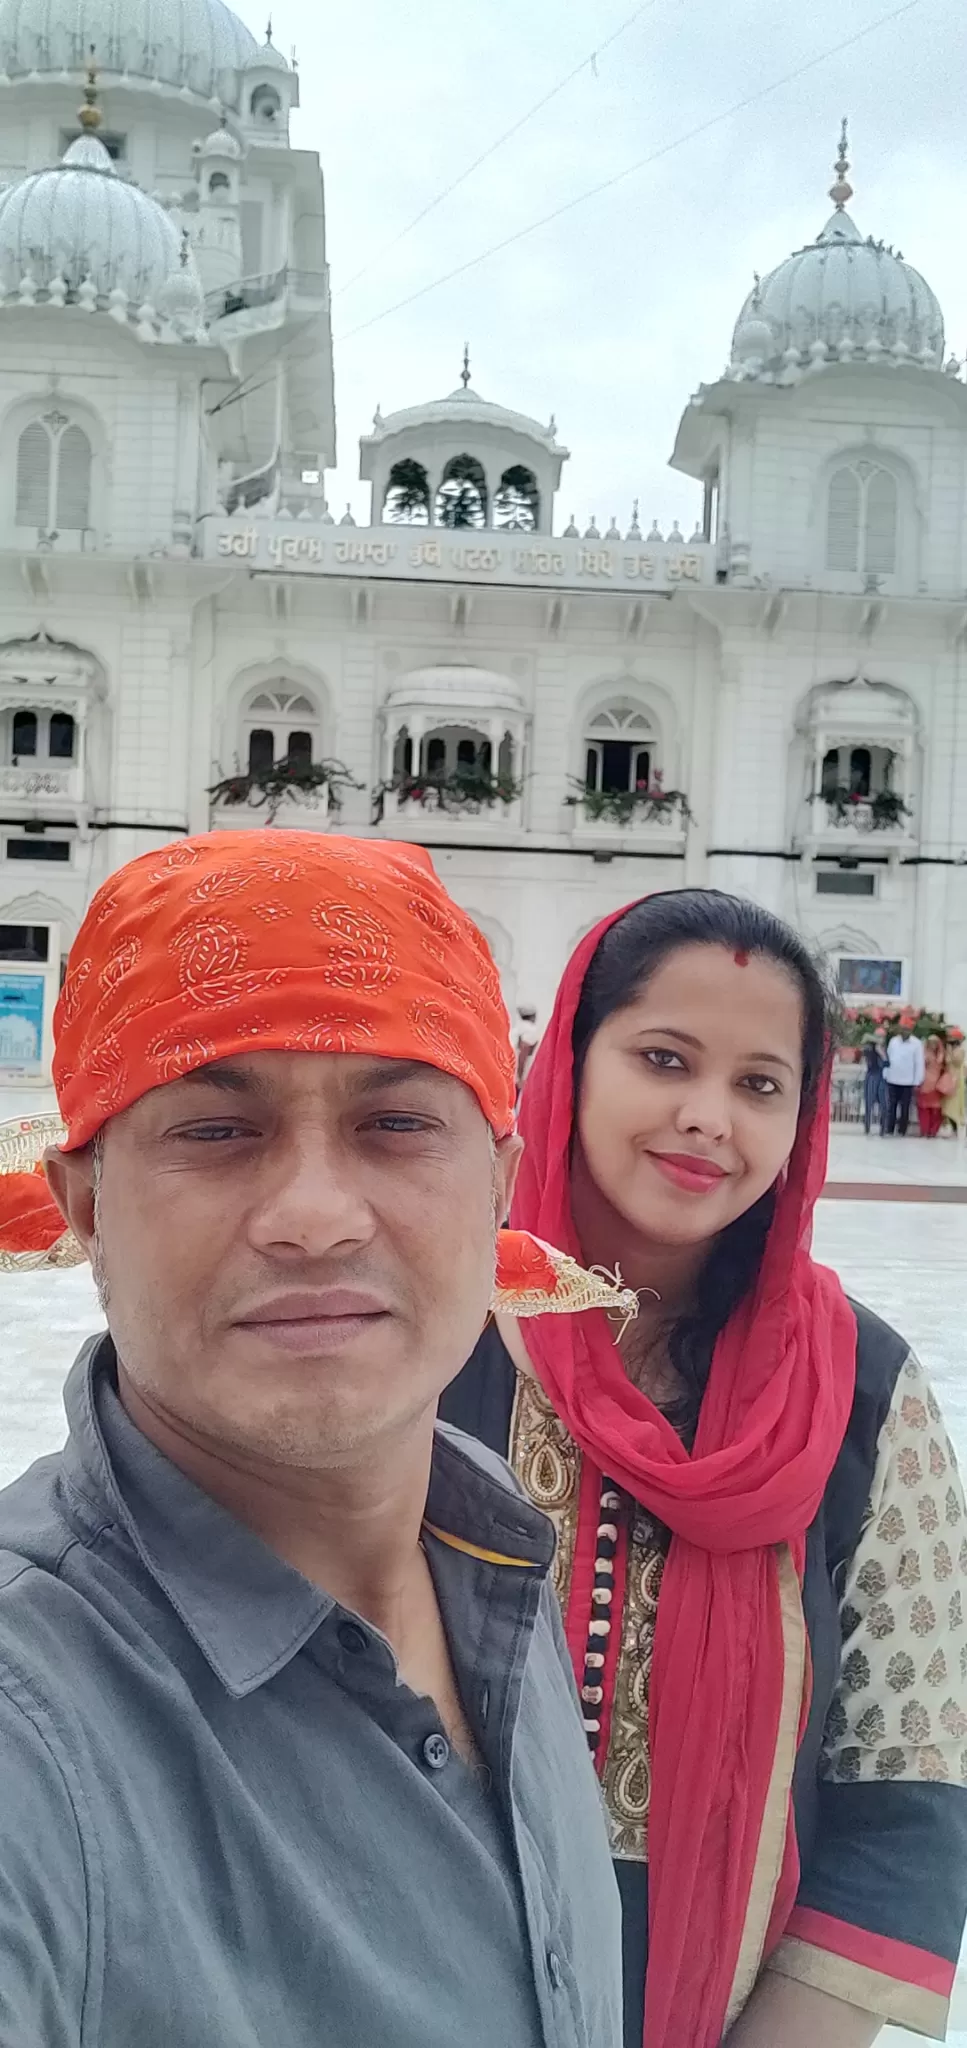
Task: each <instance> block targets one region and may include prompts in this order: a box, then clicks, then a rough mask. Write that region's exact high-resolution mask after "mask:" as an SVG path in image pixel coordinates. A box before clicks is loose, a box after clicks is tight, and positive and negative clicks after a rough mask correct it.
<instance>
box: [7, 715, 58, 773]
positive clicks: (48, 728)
mask: <svg viewBox="0 0 967 2048" xmlns="http://www.w3.org/2000/svg"><path fill="white" fill-rule="evenodd" d="M0 730H2V753H3V759H4V760H5V761H6V762H8V763H9V764H10V766H11V767H13V768H19V767H23V766H24V765H25V764H26V763H27V762H30V763H31V764H32V765H33V764H36V765H37V766H41V765H42V764H43V763H45V762H49V761H73V760H75V759H76V755H77V726H76V724H75V721H74V719H73V718H72V717H71V714H70V712H69V711H51V712H47V711H39V712H38V711H31V710H27V709H26V708H24V709H23V710H20V711H13V712H5V713H4V714H3V717H2V720H0Z"/></svg>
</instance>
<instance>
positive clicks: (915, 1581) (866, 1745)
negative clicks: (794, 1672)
mask: <svg viewBox="0 0 967 2048" xmlns="http://www.w3.org/2000/svg"><path fill="white" fill-rule="evenodd" d="M965 1600H967V1514H965V1508H964V1492H963V1487H962V1485H961V1481H960V1474H959V1472H958V1470H957V1460H956V1456H955V1453H954V1449H953V1445H952V1444H951V1442H950V1438H949V1437H948V1435H947V1432H946V1430H945V1428H944V1424H943V1419H942V1416H941V1413H940V1409H939V1408H938V1406H937V1402H936V1400H935V1398H934V1395H933V1393H932V1391H931V1389H930V1387H929V1386H928V1384H927V1381H926V1379H925V1377H924V1374H923V1370H922V1368H921V1366H920V1365H919V1363H918V1361H917V1360H916V1359H915V1358H914V1357H913V1356H912V1355H911V1356H910V1357H909V1358H908V1359H907V1362H906V1364H905V1366H904V1367H903V1370H902V1372H901V1373H900V1376H899V1379H898V1381H897V1388H896V1394H895V1396H894V1401H893V1406H892V1407H891V1409H890V1413H889V1415H888V1417H887V1420H886V1423H885V1425H884V1429H883V1434H882V1437H881V1440H880V1455H879V1459H878V1462H877V1468H876V1474H875V1477H874V1484H873V1493H872V1495H871V1498H870V1504H869V1509H868V1512H867V1516H866V1521H865V1526H864V1530H863V1534H862V1537H861V1539H860V1543H859V1547H858V1549H857V1550H856V1552H855V1555H854V1557H853V1559H852V1562H851V1565H850V1568H849V1571H848V1573H847V1577H846V1583H845V1586H844V1589H843V1598H842V1603H841V1606H840V1623H841V1627H842V1632H843V1663H842V1669H841V1673H840V1683H839V1688H838V1691H837V1693H836V1697H835V1699H834V1701H833V1705H832V1708H831V1710H830V1714H829V1719H828V1721H827V1724H826V1739H825V1742H824V1745H823V1748H824V1762H823V1769H824V1775H825V1776H826V1777H827V1778H830V1779H833V1780H838V1781H840V1782H845V1783H848V1784H856V1783H858V1782H859V1783H862V1782H865V1781H869V1780H876V1779H882V1778H891V1779H900V1778H920V1779H923V1780H926V1781H931V1782H936V1783H941V1782H942V1783H947V1782H950V1781H953V1782H959V1783H962V1784H967V1628H965V1625H964V1608H965Z"/></svg>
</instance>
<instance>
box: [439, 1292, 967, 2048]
mask: <svg viewBox="0 0 967 2048" xmlns="http://www.w3.org/2000/svg"><path fill="white" fill-rule="evenodd" d="M856 1313H857V1323H858V1340H857V1378H856V1395H855V1399H854V1404H853V1411H852V1415H851V1418H850V1424H849V1428H848V1430H847V1434H846V1438H845V1440H844V1443H843V1446H842V1449H841V1452H840V1455H839V1458H838V1460H837V1463H836V1465H835V1467H834V1469H833V1472H832V1474H831V1476H830V1480H829V1484H828V1487H827V1489H826V1494H825V1496H824V1500H823V1504H822V1508H821V1510H820V1513H819V1515H818V1516H817V1518H816V1521H815V1522H814V1524H813V1526H812V1528H811V1529H810V1531H809V1536H808V1541H807V1562H806V1573H805V1580H804V1585H803V1610H804V1614H805V1620H806V1626H807V1629H808V1633H809V1645H810V1655H811V1665H812V1698H811V1707H810V1713H809V1718H808V1722H807V1726H806V1729H805V1731H804V1734H803V1739H802V1742H801V1745H800V1750H799V1756H798V1761H797V1766H796V1773H795V1779H794V1787H793V1792H794V1805H795V1815H796V1833H797V1839H798V1845H799V1852H800V1861H801V1867H802V1877H801V1883H800V1889H799V1896H798V1900H797V1903H796V1906H795V1908H794V1910H793V1913H792V1915H791V1918H790V1920H789V1922H788V1925H787V1927H786V1930H785V1934H784V1937H783V1939H782V1941H781V1943H780V1945H779V1947H778V1949H777V1950H776V1951H775V1952H774V1954H773V1955H772V1957H771V1960H770V1963H769V1965H768V1967H769V1968H771V1969H773V1970H776V1971H778V1972H780V1973H781V1974H784V1975H786V1976H790V1977H794V1978H798V1979H799V1980H800V1981H802V1982H804V1983H807V1984H811V1985H814V1986H816V1987H817V1988H818V1989H820V1990H823V1991H827V1992H829V1993H830V1994H831V1995H833V1996H835V1997H837V1998H840V1999H843V2000H845V2001H846V2002H847V2003H850V2004H854V2005H857V2006H859V2007H861V2008H863V2009H865V2010H868V2011H870V2012H874V2013H877V2014H879V2015H881V2016H882V2017H883V2018H884V2019H892V2020H895V2021H897V2022H899V2023H901V2024H904V2025H907V2026H911V2027H914V2028H916V2029H918V2030H919V2031H921V2032H922V2033H924V2034H927V2035H932V2036H935V2037H936V2038H942V2036H943V2033H944V2029H945V2025H946V2015H947V2006H948V2001H949V1995H950V1989H951V1986H952V1983H953V1976H954V1970H955V1967H956V1961H957V1956H958V1954H959V1950H960V1943H961V1938H962V1933H963V1927H964V1920H965V1917H967V1791H965V1789H964V1788H965V1787H967V1624H965V1608H967V1513H965V1506H964V1494H963V1488H962V1485H961V1481H960V1477H959V1475H958V1472H957V1464H956V1458H955V1455H954V1452H953V1448H952V1446H951V1444H950V1441H949V1438H948V1436H947V1433H946V1431H945V1429H944V1426H943V1421H942V1418H941V1415H940V1410H939V1408H938V1406H937V1403H936V1400H935V1398H934V1396H933V1393H932V1392H931V1390H930V1388H929V1386H928V1384H927V1382H926V1379H925V1376H924V1374H923V1371H922V1368H921V1367H920V1365H919V1363H918V1361H917V1360H916V1359H915V1358H914V1357H913V1355H912V1354H911V1353H910V1351H909V1349H908V1347H907V1346H906V1345H905V1344H904V1343H903V1341H902V1339H901V1338H900V1337H898V1336H897V1335H896V1333H895V1332H894V1331H892V1330H890V1329H888V1328H887V1326H886V1325H885V1324H883V1323H881V1322H880V1321H879V1320H878V1319H877V1318H876V1317H875V1316H873V1315H871V1314H870V1312H869V1310H867V1309H864V1308H862V1307H858V1308H857V1310H856ZM441 1412H442V1414H443V1415H444V1416H445V1417H446V1418H447V1419H448V1420H450V1421H453V1422H456V1423H458V1424H459V1425H460V1427H462V1428H464V1429H467V1430H470V1431H471V1432H473V1433H475V1434H477V1435H479V1436H480V1437H482V1438H483V1440H484V1441H486V1442H487V1443H489V1444H490V1445H491V1446H492V1447H493V1448H495V1449H499V1450H501V1451H502V1452H503V1453H504V1455H506V1456H507V1457H508V1458H509V1461H510V1463H511V1464H512V1466H513V1468H514V1470H515V1472H516V1473H517V1476H518V1478H519V1479H520V1481H521V1483H522V1485H523V1486H524V1488H525V1490H526V1492H527V1494H528V1495H529V1497H530V1499H531V1500H532V1501H533V1502H534V1504H535V1505H536V1506H538V1507H540V1508H542V1509H543V1510H544V1512H545V1513H546V1514H548V1515H549V1516H550V1517H551V1519H552V1521H553V1522H554V1524H555V1527H556V1530H557V1536H558V1548H557V1558H556V1564H555V1577H556V1584H557V1589H558V1593H559V1595H560V1597H561V1599H562V1602H563V1603H565V1604H566V1601H567V1596H568V1589H569V1584H570V1575H571V1569H572V1563H573V1553H574V1537H575V1530H576V1524H577V1502H578V1491H579V1485H580V1477H581V1453H580V1451H579V1449H578V1447H577V1445H576V1444H575V1443H574V1442H573V1440H572V1439H571V1437H570V1436H569V1434H568V1432H567V1430H566V1429H565V1427H564V1425H563V1424H562V1423H561V1422H560V1420H559V1419H558V1417H557V1416H556V1415H555V1414H554V1411H553V1409H552V1408H551V1406H550V1403H549V1402H548V1400H547V1398H546V1396H545V1395H544V1393H543V1392H542V1390H541V1388H540V1387H539V1385H538V1384H537V1382H536V1380H535V1379H533V1378H532V1377H530V1376H527V1377H525V1376H524V1375H519V1374H517V1373H516V1371H515V1369H514V1366H513V1363H512V1361H511V1359H510V1357H509V1355H508V1353H507V1352H506V1350H505V1349H504V1346H503V1344H502V1343H501V1340H500V1337H499V1334H498V1332H497V1330H496V1329H495V1328H494V1327H493V1326H491V1327H490V1328H489V1329H488V1330H487V1331H486V1332H485V1334H484V1336H483V1338H482V1339H481V1341H480V1343H479V1344H478V1346H477V1349H476V1351H475V1352H474V1355H473V1357H472V1359H471V1360H470V1362H469V1364H468V1365H467V1366H466V1367H465V1369H464V1371H463V1373H462V1374H461V1375H460V1377H459V1379H458V1380H457V1381H456V1382H455V1383H454V1385H453V1386H452V1387H451V1388H450V1389H449V1390H448V1392H447V1394H446V1395H445V1397H444V1400H443V1403H442V1408H441ZM610 1498H611V1500H612V1502H613V1503H614V1504H613V1505H612V1506H611V1507H610V1508H609V1514H610V1515H611V1516H612V1517H613V1518H614V1521H615V1525H617V1521H618V1519H619V1518H622V1517H623V1518H625V1519H626V1522H627V1528H628V1539H629V1550H628V1571H627V1576H626V1583H625V1594H624V1607H623V1612H622V1614H621V1615H620V1617H619V1616H617V1615H613V1616H612V1617H611V1619H612V1626H620V1630H621V1641H620V1654H619V1664H618V1674H617V1683H616V1688H615V1698H614V1710H613V1713H612V1716H611V1722H610V1729H609V1732H608V1740H607V1748H606V1753H605V1754H604V1755H603V1756H602V1755H601V1754H599V1755H598V1757H597V1764H598V1770H599V1773H600V1777H601V1782H602V1787H603V1791H604V1796H605V1803H606V1807H607V1814H608V1824H609V1829H610V1835H611V1848H612V1855H613V1856H614V1859H615V1868H616V1872H617V1876H618V1882H619V1886H620V1889H621V1894H622V1903H623V1908H624V1949H625V2042H626V2048H641V2038H642V2026H643V2006H644V1981H645V1973H646V1968H647V1938H648V1937H647V1898H648V1877H647V1866H648V1810H649V1800H650V1790H651V1767H650V1759H649V1753H648V1734H647V1730H648V1691H649V1674H650V1668H651V1656H652V1645H653V1641H654V1628H655V1618H656V1614H657V1611H658V1602H659V1599H660V1597H661V1585H662V1572H663V1567H664V1561H665V1556H666V1554H667V1549H668V1542H669V1537H668V1533H667V1531H665V1530H664V1529H662V1528H660V1527H658V1526H657V1525H656V1524H655V1522H654V1521H653V1520H652V1519H651V1517H650V1516H649V1515H648V1514H647V1513H646V1512H645V1510H644V1509H642V1508H641V1507H640V1506H639V1505H638V1504H637V1503H635V1502H634V1501H632V1500H631V1499H630V1498H629V1497H628V1496H627V1495H623V1494H622V1493H621V1492H620V1490H615V1492H614V1493H613V1494H612V1495H611V1496H610ZM604 1526H606V1524H605V1523H602V1527H604ZM603 1543H604V1547H605V1548H607V1547H608V1538H607V1537H605V1538H604V1539H603ZM606 1583H607V1581H606V1577H604V1576H603V1578H602V1585H603V1586H606ZM579 1677H580V1678H581V1679H583V1690H584V1701H583V1705H584V1713H585V1720H586V1723H587V1725H588V1728H589V1731H591V1730H593V1728H594V1725H595V1718H596V1717H595V1707H596V1700H595V1697H594V1692H595V1687H594V1684H593V1678H594V1673H593V1672H592V1671H589V1670H585V1672H583V1673H582V1674H579Z"/></svg>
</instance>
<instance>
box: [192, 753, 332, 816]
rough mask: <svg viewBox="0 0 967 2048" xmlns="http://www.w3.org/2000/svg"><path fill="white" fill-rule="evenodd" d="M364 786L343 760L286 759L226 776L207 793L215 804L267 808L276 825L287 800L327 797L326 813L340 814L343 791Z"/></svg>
mask: <svg viewBox="0 0 967 2048" xmlns="http://www.w3.org/2000/svg"><path fill="white" fill-rule="evenodd" d="M362 787H363V785H362V783H361V782H357V781H356V779H355V777H354V776H353V775H351V774H350V772H349V769H348V768H347V767H345V765H344V764H343V762H342V761H292V760H290V759H289V757H288V756H286V757H285V759H284V760H282V761H276V762H275V763H274V764H273V766H272V767H271V768H268V767H266V768H250V769H248V770H247V772H245V773H244V774H243V773H237V774H235V775H224V776H222V778H221V780H220V781H218V782H215V783H213V784H212V786H211V788H210V789H209V790H208V792H207V793H208V795H209V797H210V798H211V801H212V803H213V804H248V805H249V806H250V807H251V808H252V809H254V810H260V809H262V808H263V807H264V808H265V809H266V810H267V811H268V814H269V823H270V824H274V823H275V819H276V816H277V814H278V812H279V810H280V808H281V806H282V804H283V803H284V802H285V800H286V798H287V797H299V796H303V797H308V798H310V800H312V799H314V800H316V801H319V800H320V799H321V798H322V796H323V795H324V796H325V802H326V809H327V811H339V810H341V809H342V797H343V791H344V790H346V789H362Z"/></svg>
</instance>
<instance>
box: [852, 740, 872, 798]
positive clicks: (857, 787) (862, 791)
mask: <svg viewBox="0 0 967 2048" xmlns="http://www.w3.org/2000/svg"><path fill="white" fill-rule="evenodd" d="M871 766H872V763H871V760H870V750H869V747H852V748H851V749H850V757H849V788H850V795H851V796H869V793H870V770H871Z"/></svg>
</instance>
